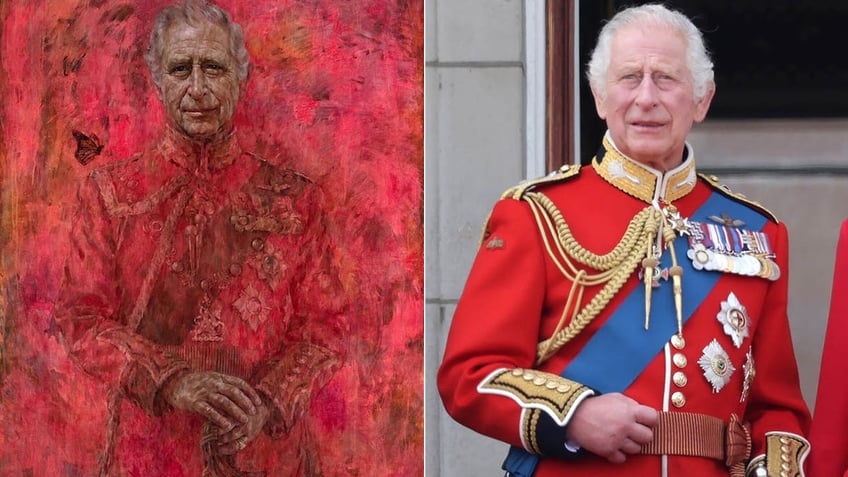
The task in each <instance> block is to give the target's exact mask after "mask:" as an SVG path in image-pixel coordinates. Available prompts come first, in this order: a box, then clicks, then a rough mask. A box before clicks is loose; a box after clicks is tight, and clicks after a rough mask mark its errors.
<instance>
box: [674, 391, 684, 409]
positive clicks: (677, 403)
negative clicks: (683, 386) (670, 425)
mask: <svg viewBox="0 0 848 477" xmlns="http://www.w3.org/2000/svg"><path fill="white" fill-rule="evenodd" d="M671 404H673V405H674V407H678V408H679V407H683V406H685V405H686V396H684V395H683V393H682V392H680V391H677V392H676V393H674V394H672V395H671Z"/></svg>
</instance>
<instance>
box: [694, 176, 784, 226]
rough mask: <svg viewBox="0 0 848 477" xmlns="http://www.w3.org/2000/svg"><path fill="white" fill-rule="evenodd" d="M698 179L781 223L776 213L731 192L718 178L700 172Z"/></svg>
mask: <svg viewBox="0 0 848 477" xmlns="http://www.w3.org/2000/svg"><path fill="white" fill-rule="evenodd" d="M698 177H700V178H701V179H703V180H704V182H706V183H707V185H709V186H710V187H712V188H713V189H714V190H715V191H717V192H719V193H721V194H722V195H725V196H727V197H729V198H731V199H733V200H735V201H737V202H741V203H743V204H745V205H747V206H748V207H751V208H752V209H754V210H756V211H757V212H759V213H761V214H763V215H765V216H766V217H767V218H769V219H771V220H772V221H773V222H775V223H780V221H779V220H778V219H777V216H776V215H774V213H773V212H772V211H770V210H768V209H767V208H765V207H764V206H763V205H762V204H760V203H759V202H756V201H753V200H751V199H749V198H747V197H745V196H744V195H742V194H740V193H738V192H733V191H731V190H730V188H729V187H727V186H726V185H725V184H722V183H721V182H719V180H718V177H717V176H715V175H707V174H704V173H701V172H699V173H698Z"/></svg>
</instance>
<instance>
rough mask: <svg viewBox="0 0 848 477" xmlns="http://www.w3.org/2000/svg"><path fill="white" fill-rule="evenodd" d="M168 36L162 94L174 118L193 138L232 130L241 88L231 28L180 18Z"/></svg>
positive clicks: (213, 136) (175, 124) (170, 117)
mask: <svg viewBox="0 0 848 477" xmlns="http://www.w3.org/2000/svg"><path fill="white" fill-rule="evenodd" d="M163 40H164V45H165V47H164V51H163V52H162V80H161V81H160V88H159V97H160V98H161V100H162V102H163V103H164V105H165V111H166V112H167V114H168V120H169V122H170V123H171V125H172V126H173V127H175V128H176V129H177V130H178V131H180V132H182V133H183V134H185V135H186V136H187V137H189V138H190V139H192V140H195V141H204V142H209V141H213V140H215V139H216V138H217V137H219V136H220V135H221V134H223V133H226V132H227V131H228V127H229V125H230V122H231V120H232V117H233V111H234V110H235V106H236V102H237V101H238V98H239V93H240V89H241V85H240V84H239V80H238V75H237V73H236V60H235V58H233V55H232V53H231V51H230V35H229V32H228V31H227V30H226V29H225V28H223V27H221V26H219V25H215V24H212V23H208V22H203V23H200V24H198V25H194V26H192V25H188V24H185V23H176V24H174V25H171V26H170V27H169V28H168V29H167V30H166V31H165V33H164V37H163Z"/></svg>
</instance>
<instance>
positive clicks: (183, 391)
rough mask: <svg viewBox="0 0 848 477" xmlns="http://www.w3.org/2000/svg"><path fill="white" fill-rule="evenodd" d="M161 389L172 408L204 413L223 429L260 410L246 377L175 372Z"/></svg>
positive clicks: (238, 424)
mask: <svg viewBox="0 0 848 477" xmlns="http://www.w3.org/2000/svg"><path fill="white" fill-rule="evenodd" d="M163 392H164V396H165V399H166V400H167V401H168V402H169V403H170V404H171V405H172V406H173V407H174V408H176V409H180V410H183V411H187V412H193V413H195V414H198V415H201V416H203V417H205V418H206V419H208V420H209V421H210V422H212V423H213V424H215V425H216V426H217V427H218V428H219V429H221V430H222V432H223V433H226V432H230V431H232V430H233V429H235V428H237V427H242V426H245V425H246V424H248V423H250V422H251V420H252V419H255V418H256V416H257V415H258V414H259V413H260V410H259V407H260V406H261V407H262V408H264V407H265V406H264V404H263V403H262V399H261V398H260V397H259V394H258V393H257V392H256V391H255V390H254V389H253V387H252V386H250V384H248V383H247V382H246V381H244V380H243V379H240V378H237V377H234V376H228V375H226V374H221V373H215V372H191V373H188V374H185V375H182V376H179V377H177V378H176V379H175V380H174V381H173V382H172V383H169V385H168V386H167V387H166V388H165V389H164V390H163ZM267 412H268V411H267V409H265V413H266V414H267ZM266 419H267V416H266ZM260 429H261V427H260ZM254 435H255V434H254ZM240 437H241V436H240Z"/></svg>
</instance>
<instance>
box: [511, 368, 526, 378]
mask: <svg viewBox="0 0 848 477" xmlns="http://www.w3.org/2000/svg"><path fill="white" fill-rule="evenodd" d="M522 374H524V370H523V369H521V368H515V369H513V370H512V375H513V376H521V375H522Z"/></svg>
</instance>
